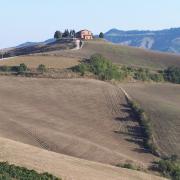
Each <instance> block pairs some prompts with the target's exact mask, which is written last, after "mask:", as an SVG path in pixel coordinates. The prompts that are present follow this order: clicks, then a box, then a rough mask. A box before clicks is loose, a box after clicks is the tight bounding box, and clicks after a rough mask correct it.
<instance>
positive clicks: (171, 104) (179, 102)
mask: <svg viewBox="0 0 180 180" xmlns="http://www.w3.org/2000/svg"><path fill="white" fill-rule="evenodd" d="M121 86H123V87H124V88H125V89H126V90H127V92H128V93H129V94H130V95H131V96H132V97H133V98H134V99H135V100H137V101H138V102H139V103H140V104H141V105H142V107H143V108H144V110H145V111H146V112H147V114H148V115H149V117H150V118H151V120H152V126H153V130H154V135H155V139H156V141H157V145H158V146H159V150H160V152H161V153H163V154H165V155H171V154H177V155H180V138H179V137H180V109H179V107H180V85H173V84H141V83H139V84H132V83H131V84H125V85H121Z"/></svg>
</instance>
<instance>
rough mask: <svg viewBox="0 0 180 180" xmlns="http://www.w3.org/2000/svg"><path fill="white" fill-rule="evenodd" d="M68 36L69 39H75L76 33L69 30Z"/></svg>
mask: <svg viewBox="0 0 180 180" xmlns="http://www.w3.org/2000/svg"><path fill="white" fill-rule="evenodd" d="M69 34H70V37H71V38H75V37H76V32H75V30H71V31H70V33H69Z"/></svg>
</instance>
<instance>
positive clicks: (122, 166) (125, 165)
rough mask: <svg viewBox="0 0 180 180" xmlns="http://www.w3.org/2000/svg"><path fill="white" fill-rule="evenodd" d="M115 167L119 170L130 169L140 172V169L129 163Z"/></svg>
mask: <svg viewBox="0 0 180 180" xmlns="http://www.w3.org/2000/svg"><path fill="white" fill-rule="evenodd" d="M116 166H117V167H121V168H126V169H131V170H137V171H139V170H141V168H140V167H137V166H135V165H133V164H130V163H125V164H117V165H116Z"/></svg>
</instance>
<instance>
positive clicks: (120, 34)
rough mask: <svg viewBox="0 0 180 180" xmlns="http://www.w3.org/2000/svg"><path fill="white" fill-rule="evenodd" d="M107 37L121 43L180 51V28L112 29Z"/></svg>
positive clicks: (159, 49) (167, 50) (164, 50)
mask: <svg viewBox="0 0 180 180" xmlns="http://www.w3.org/2000/svg"><path fill="white" fill-rule="evenodd" d="M105 39H107V40H108V41H110V42H113V43H117V44H121V45H128V46H134V47H140V48H145V49H150V50H156V51H162V52H173V53H180V28H171V29H165V30H159V31H138V30H132V31H121V30H118V29H111V30H109V31H108V32H106V33H105Z"/></svg>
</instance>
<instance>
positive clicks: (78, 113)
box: [0, 77, 154, 165]
mask: <svg viewBox="0 0 180 180" xmlns="http://www.w3.org/2000/svg"><path fill="white" fill-rule="evenodd" d="M0 83H1V86H0V101H1V106H0V116H1V120H0V137H5V138H9V139H13V140H16V141H20V142H24V143H27V144H31V145H35V146H38V147H41V148H43V149H47V150H50V151H55V152H58V153H63V154H67V155H71V156H75V157H79V158H83V159H88V160H92V161H98V162H103V163H108V164H117V163H120V162H124V161H130V162H131V161H134V162H136V163H138V164H140V165H148V164H149V163H150V162H151V161H153V160H154V157H153V156H152V155H150V154H148V153H147V152H145V151H144V150H143V149H142V148H141V147H140V146H139V145H138V143H137V142H138V141H136V140H138V139H136V138H135V137H133V136H134V135H137V134H134V133H135V131H136V130H137V129H139V127H138V124H137V122H136V121H135V119H133V117H132V116H130V114H129V109H128V107H127V106H126V101H125V98H124V95H123V93H122V92H121V91H120V90H119V89H118V88H116V87H115V86H113V85H110V84H108V83H105V82H101V81H96V80H86V79H84V80H83V79H74V80H73V79H72V80H52V79H30V78H15V77H14V78H12V77H0ZM115 132H116V133H115Z"/></svg>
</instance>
